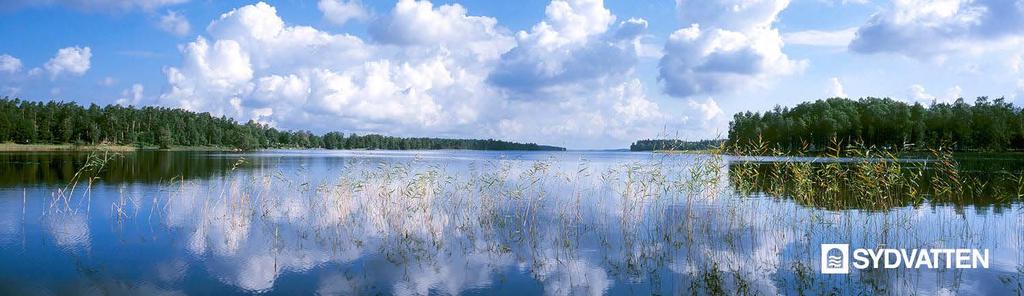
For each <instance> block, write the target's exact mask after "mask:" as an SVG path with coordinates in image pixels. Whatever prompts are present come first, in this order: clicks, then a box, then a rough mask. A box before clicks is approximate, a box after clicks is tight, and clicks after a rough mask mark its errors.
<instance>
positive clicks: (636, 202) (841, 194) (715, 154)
mask: <svg viewBox="0 0 1024 296" xmlns="http://www.w3.org/2000/svg"><path fill="white" fill-rule="evenodd" d="M745 149H749V153H746V154H749V155H754V156H751V157H737V156H733V155H727V154H725V153H724V152H725V151H728V149H725V148H724V147H723V148H721V149H717V150H714V151H712V152H711V153H709V154H699V155H671V154H669V155H654V156H652V157H651V158H650V159H649V160H643V161H634V162H627V163H616V164H610V165H603V166H602V164H595V163H590V162H588V161H586V160H580V161H578V162H573V161H558V160H552V159H544V160H539V161H512V160H502V159H499V160H491V161H477V162H473V163H471V164H469V165H467V166H468V167H469V168H468V169H467V170H465V171H460V170H451V169H449V168H447V167H444V166H440V165H438V164H435V163H431V162H426V161H423V160H422V159H414V160H411V161H398V160H387V161H373V160H354V161H352V162H350V163H347V164H346V165H345V167H344V168H342V169H341V171H340V173H338V175H332V176H327V177H323V176H317V175H312V174H309V173H308V172H307V171H304V170H298V171H288V172H286V171H279V170H276V169H273V168H255V169H254V168H246V169H240V170H238V171H232V173H231V174H228V175H227V176H225V177H223V178H222V179H214V180H202V181H196V180H192V181H187V180H184V179H180V180H177V181H176V182H168V183H167V184H166V185H165V187H166V188H164V189H163V190H161V191H160V196H158V197H154V201H153V203H154V205H153V206H151V207H150V209H152V211H155V213H154V214H153V215H149V216H157V217H165V218H164V219H165V221H164V223H166V224H167V225H173V227H179V228H183V229H184V230H185V231H182V232H183V233H188V234H189V238H188V242H187V246H188V248H189V250H190V252H193V253H195V254H207V253H206V252H211V253H212V254H228V255H230V256H237V255H236V254H243V253H244V252H245V251H246V248H245V244H246V242H247V241H252V240H259V239H267V240H269V241H270V242H269V243H267V245H268V246H269V247H268V248H269V249H270V250H268V251H267V252H269V253H270V255H273V257H274V258H277V257H287V255H289V254H293V253H294V254H299V255H300V256H302V257H301V258H303V259H302V260H296V261H303V260H305V261H303V262H306V261H312V263H310V264H313V265H314V266H315V265H317V264H322V263H326V262H348V261H344V260H352V259H351V257H352V256H355V257H357V258H358V257H359V256H371V255H369V254H372V256H380V257H381V258H384V260H385V261H386V262H387V264H390V265H391V266H395V267H400V268H402V271H404V272H405V273H408V274H415V273H417V272H427V273H434V272H435V271H437V270H443V269H444V268H450V266H446V265H445V264H451V262H457V263H458V264H461V265H458V264H457V265H458V266H459V267H460V268H462V266H464V265H468V263H465V262H463V261H458V260H461V259H459V258H466V257H472V258H476V259H479V258H496V259H495V260H496V261H497V262H503V263H493V264H495V265H498V267H495V269H496V270H497V269H500V268H508V269H513V268H519V269H526V270H528V271H527V272H528V273H529V274H530V275H532V276H533V277H535V278H536V279H537V280H538V281H540V282H545V281H552V279H553V278H558V276H557V275H558V274H559V272H564V273H566V274H568V275H567V276H565V278H568V279H567V281H569V282H570V283H569V284H566V285H554V284H552V285H550V286H552V287H560V288H564V289H568V290H569V291H570V292H572V291H578V290H576V289H583V290H585V291H599V292H600V291H604V289H606V288H607V286H605V287H603V288H602V287H594V286H592V285H598V283H599V282H601V280H600V279H601V277H602V275H604V276H605V277H608V276H611V277H613V278H616V279H623V281H625V282H626V283H649V285H650V286H651V290H652V291H662V292H664V291H668V292H669V293H673V294H690V293H689V292H694V293H695V294H785V293H787V292H792V291H807V293H810V294H818V293H826V294H827V293H830V292H836V291H834V290H831V288H833V287H834V286H833V285H832V284H834V283H830V282H826V281H825V280H823V279H822V278H820V277H817V276H816V275H815V274H816V271H814V270H810V269H809V268H808V267H807V266H813V265H814V264H815V263H816V261H815V260H816V259H817V257H816V256H815V254H813V253H812V252H808V251H803V250H802V249H803V248H809V247H805V245H812V243H813V242H816V240H817V239H820V238H822V237H825V238H834V237H836V236H840V238H847V239H848V238H850V237H858V238H863V237H868V238H867V239H869V240H871V241H884V242H887V243H888V242H892V243H896V242H900V240H892V239H890V237H891V232H889V231H887V230H878V229H891V228H892V226H887V225H890V222H892V221H894V220H899V221H901V223H903V224H900V225H899V226H900V227H904V228H905V229H909V230H913V227H920V226H916V225H915V224H913V221H910V222H906V221H904V220H906V218H905V217H900V215H893V216H896V217H892V218H891V217H888V216H887V215H886V216H884V217H881V218H871V217H869V218H864V216H858V217H859V218H858V219H864V220H863V221H862V220H852V219H853V218H850V217H852V216H853V215H854V213H855V212H857V211H856V210H861V209H867V210H870V211H868V212H885V211H891V210H893V209H897V208H899V207H903V206H907V205H918V204H921V203H923V202H931V203H942V202H954V203H985V202H988V199H986V198H985V197H984V196H983V195H979V194H978V193H977V192H996V191H998V192H1002V193H1001V194H1007V195H1009V194H1013V196H1012V197H1006V198H1005V200H1007V201H1005V202H1009V203H1015V202H1018V201H1019V200H1020V199H1019V198H1020V197H1019V196H1020V194H1021V193H1022V192H1021V191H1020V188H1022V187H1024V185H1022V184H1021V183H1020V181H1019V180H1020V179H1021V178H1020V175H1019V173H1014V172H1008V173H1006V174H1005V176H1001V177H999V178H1001V180H1004V181H1006V180H1010V179H1013V180H1014V183H1012V184H1011V185H1012V186H1011V185H1006V184H1003V182H990V181H987V180H989V179H986V178H982V177H973V176H965V175H966V174H964V173H962V172H961V169H960V165H959V164H958V163H957V162H956V160H955V159H954V158H953V157H952V154H950V153H947V151H948V150H941V151H940V150H937V151H934V152H932V154H933V155H931V157H930V159H929V160H927V161H911V162H907V161H905V160H902V159H899V158H898V157H897V154H896V153H889V152H886V151H881V150H879V149H872V148H870V147H860V146H859V145H842V144H841V143H834V145H832V147H831V148H830V150H828V152H827V154H826V155H824V156H819V157H810V156H805V157H804V158H794V157H789V156H787V155H788V154H789V153H783V151H781V150H779V149H772V148H770V147H768V146H767V145H764V144H763V143H761V145H753V146H752V147H751V148H745ZM806 154H809V153H806ZM806 154H805V155H806ZM243 162H244V160H240V161H239V165H238V166H236V168H238V167H242V166H241V163H243ZM976 182H980V183H976ZM970 186H987V187H990V188H992V189H985V190H981V191H979V190H976V189H973V188H970ZM721 188H731V190H720V189H721ZM996 188H999V189H998V190H997V189H996ZM734 193H741V194H740V195H767V196H771V197H776V198H782V199H792V200H793V201H794V202H792V203H785V202H784V203H778V204H772V203H769V202H761V200H763V199H756V198H755V199H747V198H733V197H734V196H735V195H736V194H734ZM129 200H130V199H129ZM70 204H72V205H73V204H74V203H70ZM821 209H824V210H825V211H821ZM847 210H854V211H847ZM823 212H824V213H823ZM833 212H834V213H836V215H840V216H842V218H845V219H850V220H845V221H843V220H834V221H831V220H828V219H829V217H828V216H829V213H833ZM134 217H135V216H133V215H124V217H123V219H133V218H134ZM822 221H825V222H831V223H835V224H840V225H841V226H844V227H847V229H853V228H854V227H853V226H856V227H857V228H856V229H858V230H851V233H848V234H842V233H840V234H836V232H837V231H836V228H830V226H828V225H825V226H823V225H820V224H823V223H820V222H822ZM856 223H876V224H880V225H883V226H881V227H876V228H872V227H863V228H864V229H863V230H860V228H859V227H860V226H862V225H856ZM950 223H954V224H952V225H953V226H958V225H959V224H955V223H956V222H955V221H953V222H950ZM872 226H874V225H872ZM953 226H951V227H949V228H955V227H953ZM886 227H888V228H886ZM962 229H968V230H970V228H969V227H963V228H962ZM853 231H863V233H860V232H853ZM952 231H959V229H954V230H952ZM261 232H265V233H266V234H265V235H256V233H261ZM964 232H966V231H964ZM841 235H845V236H841ZM963 235H964V236H965V237H971V236H972V235H971V234H970V233H968V234H963ZM214 238H216V239H214ZM912 239H913V238H905V240H909V241H911V243H918V242H917V241H913V240H912ZM949 239H950V240H967V238H962V237H951V238H949ZM792 249H797V250H795V251H794V250H792ZM207 250H213V251H207ZM311 250H318V251H323V253H325V254H326V255H321V254H318V253H315V252H312V251H311ZM783 250H787V251H785V252H793V253H792V254H791V253H784V252H783ZM309 254H315V255H317V256H313V255H309ZM353 254H355V255H353ZM595 254H597V255H595ZM784 254H785V255H784ZM261 255H262V254H261ZM784 256H786V257H784ZM476 259H474V260H476ZM481 260H482V259H481ZM501 260H505V261H501ZM371 262H372V261H371ZM783 262H785V263H787V264H782V263H783ZM789 262H792V264H788V263H789ZM289 264H294V265H296V266H298V263H288V262H285V261H282V263H281V265H280V266H279V265H277V262H275V265H274V272H280V270H288V269H289V268H292V269H301V268H308V267H302V266H299V267H296V266H291V265H289ZM489 264H490V263H489ZM501 264H505V265H501ZM382 268H383V267H382ZM579 274H584V275H585V276H583V277H580V276H579ZM666 274H668V275H670V276H672V277H671V278H669V279H667V280H666V279H663V277H665V275H666ZM786 274H795V275H794V276H793V277H794V279H792V281H789V280H788V279H787V280H779V279H778V278H779V277H784V276H783V275H786ZM889 276H891V275H888V274H881V275H877V274H871V275H864V277H865V278H866V277H879V278H880V279H884V280H888V279H889ZM874 280H879V279H874ZM620 283H622V282H620ZM626 283H623V284H626ZM847 284H850V285H854V284H862V285H864V286H868V285H869V284H866V283H847ZM776 286H777V287H776ZM865 289H866V290H865V291H868V293H871V292H875V293H880V292H878V290H872V289H875V288H865ZM691 290H692V291H691ZM458 292H459V291H454V292H453V294H457V293H458ZM557 292H566V291H565V290H558V291H553V292H551V293H552V294H558V293H557ZM840 292H841V291H840ZM566 294H571V293H566Z"/></svg>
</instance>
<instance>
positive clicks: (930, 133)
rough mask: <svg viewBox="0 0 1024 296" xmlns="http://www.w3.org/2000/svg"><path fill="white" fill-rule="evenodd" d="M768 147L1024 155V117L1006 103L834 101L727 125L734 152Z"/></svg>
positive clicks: (738, 118)
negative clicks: (947, 149) (1023, 151)
mask: <svg viewBox="0 0 1024 296" xmlns="http://www.w3.org/2000/svg"><path fill="white" fill-rule="evenodd" d="M752 143H760V144H766V145H768V146H771V147H775V148H779V149H782V150H790V151H792V150H797V149H804V150H812V151H813V150H821V149H823V148H824V147H827V146H828V145H832V143H838V144H841V145H849V144H855V145H864V146H867V147H871V146H874V147H876V148H882V149H923V148H926V147H935V146H939V145H943V146H947V147H950V148H952V149H955V150H959V151H966V150H984V151H1006V150H1021V149H1024V112H1022V111H1021V108H1018V107H1015V106H1013V104H1011V103H1010V102H1007V101H1006V99H1004V98H998V99H994V100H990V99H989V98H988V97H979V98H977V100H975V102H974V104H973V105H972V104H969V103H966V102H965V101H964V100H963V99H962V98H961V99H957V100H956V101H955V102H952V103H935V102H933V103H932V104H931V105H930V106H928V107H925V106H924V105H921V104H920V103H914V104H912V105H911V104H908V103H905V102H901V101H896V100H893V99H889V98H873V97H868V98H861V99H858V100H852V99H846V98H830V99H825V100H817V101H814V102H804V103H801V104H799V105H797V106H796V107H793V108H786V107H780V106H775V108H774V109H772V110H770V111H766V112H764V113H758V112H749V111H747V112H743V113H737V114H735V115H734V116H733V120H732V122H730V123H729V138H728V142H727V144H728V145H729V146H732V147H740V146H743V145H750V144H752Z"/></svg>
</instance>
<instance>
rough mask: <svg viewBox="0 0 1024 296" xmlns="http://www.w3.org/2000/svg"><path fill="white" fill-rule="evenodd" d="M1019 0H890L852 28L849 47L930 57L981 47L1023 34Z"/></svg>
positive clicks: (1023, 15) (1023, 11) (1023, 6)
mask: <svg viewBox="0 0 1024 296" xmlns="http://www.w3.org/2000/svg"><path fill="white" fill-rule="evenodd" d="M1022 29H1024V4H1021V2H1020V1H1007V0H939V1H933V0H895V1H892V3H891V4H890V5H888V6H887V7H886V8H885V9H883V10H882V11H880V12H878V13H876V14H875V15H873V16H872V17H871V18H870V19H869V20H868V21H867V23H865V24H864V25H863V26H861V27H860V28H859V29H858V30H857V34H856V37H855V38H854V39H853V41H852V42H851V43H850V47H849V48H850V50H852V51H855V52H860V53H880V52H892V53H899V54H903V55H907V56H910V57H915V58H931V57H935V56H941V55H944V54H947V53H951V52H957V51H963V50H980V51H983V50H987V49H988V48H991V47H993V44H995V43H999V42H1004V41H1007V40H1015V39H1019V38H1020V37H1022V36H1024V30H1022Z"/></svg>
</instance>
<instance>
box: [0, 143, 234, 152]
mask: <svg viewBox="0 0 1024 296" xmlns="http://www.w3.org/2000/svg"><path fill="white" fill-rule="evenodd" d="M94 151H110V152H136V151H236V150H235V149H232V148H228V147H206V146H196V147H192V146H180V147H171V148H169V149H160V148H158V147H155V146H150V147H141V148H140V147H139V146H131V145H106V144H100V145H74V144H16V143H0V152H94Z"/></svg>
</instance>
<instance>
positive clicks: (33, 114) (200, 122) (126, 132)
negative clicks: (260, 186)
mask: <svg viewBox="0 0 1024 296" xmlns="http://www.w3.org/2000/svg"><path fill="white" fill-rule="evenodd" d="M5 142H14V143H18V144H76V145H98V144H112V145H135V146H158V147H160V148H170V147H174V146H189V147H230V148H234V149H239V150H255V149H266V148H325V149H390V150H410V149H472V150H565V148H561V147H554V146H545V145H537V144H533V143H525V144H524V143H515V142H508V141H500V140H474V139H442V138H400V137H390V136H382V135H374V134H371V135H362V136H360V135H356V134H349V135H345V134H343V133H340V132H329V133H326V134H324V135H316V134H313V133H312V132H309V131H283V130H278V129H276V128H273V127H270V126H268V125H265V124H261V123H257V122H255V121H249V122H247V123H245V124H239V123H237V122H235V120H234V119H231V118H228V117H226V116H221V117H215V116H213V115H211V114H210V113H196V112H192V111H187V110H183V109H175V108H164V107H142V108H135V107H134V106H127V107H125V106H121V105H107V106H106V107H100V106H98V105H96V104H90V105H89V106H88V107H83V106H79V105H78V104H76V103H73V102H56V101H50V102H46V103H43V102H32V101H23V100H19V99H9V98H3V99H0V143H5Z"/></svg>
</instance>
